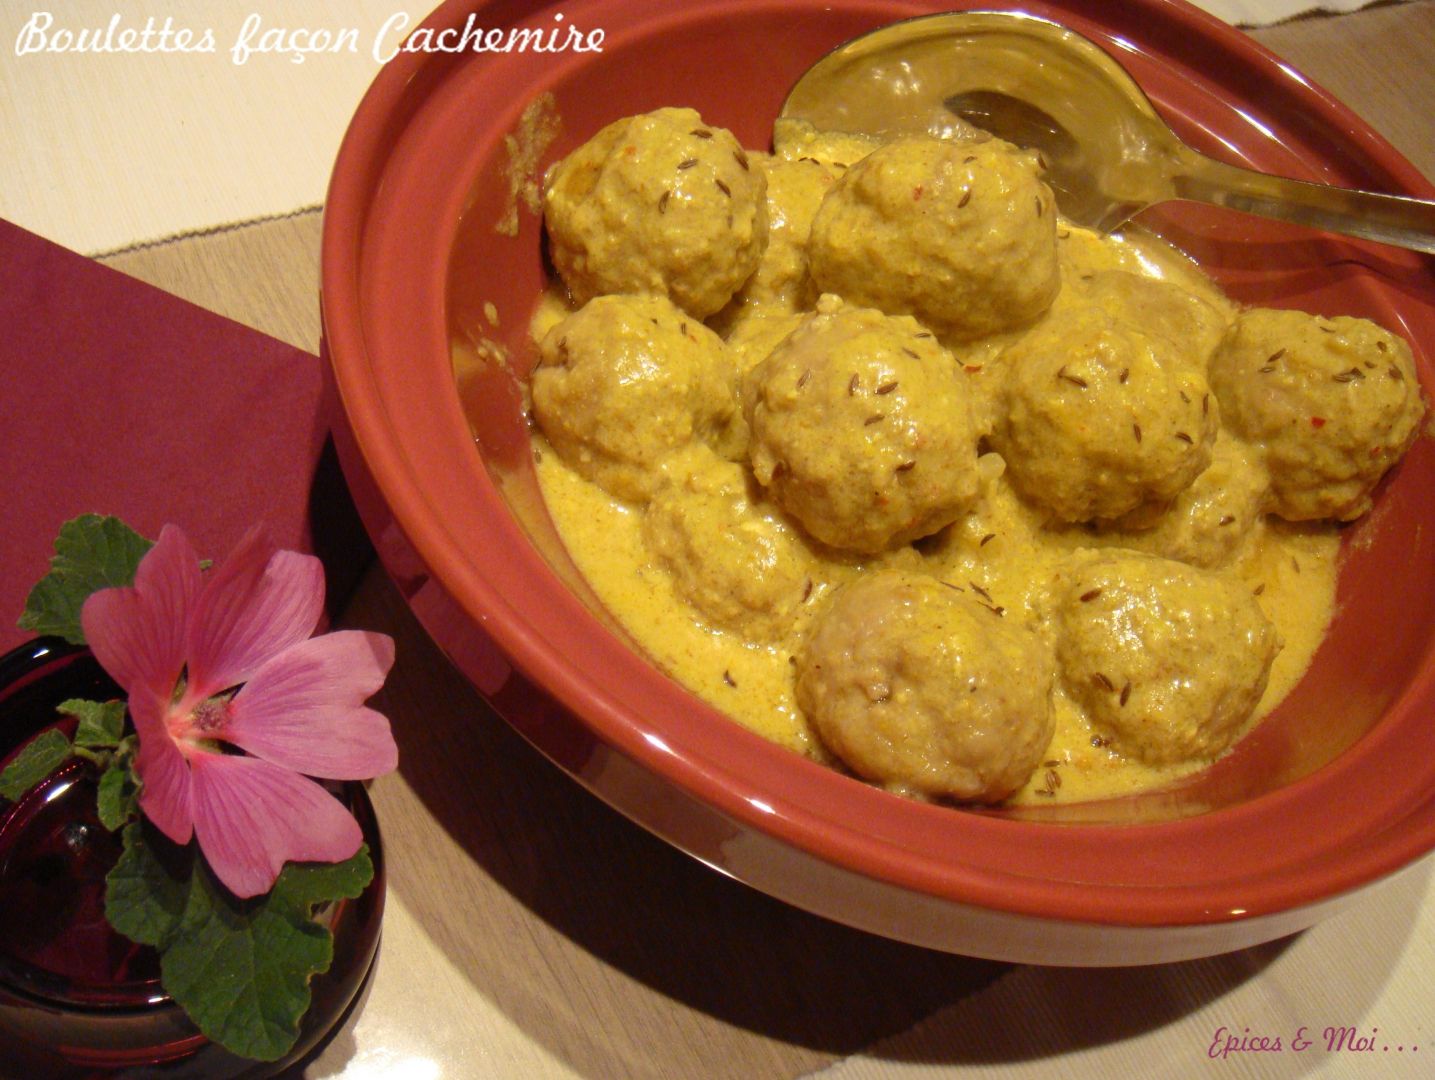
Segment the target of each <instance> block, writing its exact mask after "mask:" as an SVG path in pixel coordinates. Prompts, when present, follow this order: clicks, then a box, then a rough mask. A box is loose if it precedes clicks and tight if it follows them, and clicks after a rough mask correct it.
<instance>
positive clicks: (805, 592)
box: [802, 578, 812, 604]
mask: <svg viewBox="0 0 1435 1080" xmlns="http://www.w3.org/2000/svg"><path fill="white" fill-rule="evenodd" d="M810 599H812V579H811V578H808V579H807V581H806V583H805V584H804V585H803V586H802V602H803V603H804V604H805V603H807V601H808V600H810Z"/></svg>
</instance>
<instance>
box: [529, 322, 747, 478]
mask: <svg viewBox="0 0 1435 1080" xmlns="http://www.w3.org/2000/svg"><path fill="white" fill-rule="evenodd" d="M736 389H737V372H736V369H735V368H734V366H733V360H732V357H731V356H730V355H729V353H728V351H727V346H726V345H724V344H723V342H722V339H721V338H719V337H718V336H717V335H716V334H714V333H713V332H712V331H711V330H709V329H708V328H707V327H705V326H704V325H703V324H702V323H700V322H698V321H697V320H696V319H693V318H690V317H689V316H688V315H686V314H684V313H683V312H681V311H679V310H678V309H677V308H676V307H674V306H673V304H672V302H671V301H669V300H667V299H665V298H663V297H661V296H600V297H597V298H596V299H594V300H590V301H589V302H588V303H587V304H585V305H584V306H583V307H582V309H580V310H579V311H577V312H575V313H574V314H572V315H569V316H568V317H567V318H565V319H564V320H562V321H561V322H559V323H558V324H557V325H556V326H554V327H553V329H551V330H550V331H549V332H548V333H547V334H546V335H545V336H544V338H543V341H542V343H541V345H540V346H539V362H538V366H537V367H536V368H535V370H534V372H533V379H532V390H533V415H534V418H535V419H536V420H537V421H538V425H539V427H541V428H542V429H543V433H544V434H545V435H546V436H548V440H549V442H551V443H552V444H553V448H554V449H555V450H557V451H558V453H559V454H560V455H561V456H562V457H563V459H564V460H565V461H566V462H568V463H569V464H570V465H572V466H573V468H574V469H576V470H577V471H578V472H579V473H581V474H582V475H583V476H585V477H587V478H588V479H589V480H592V481H593V482H594V483H596V484H598V485H599V486H600V487H602V488H603V489H604V490H605V491H607V492H609V493H610V494H613V495H616V496H618V497H619V498H622V499H631V500H635V501H642V500H645V499H647V498H648V496H650V495H651V494H652V492H653V490H654V488H655V486H656V484H657V483H658V481H659V480H660V479H661V475H662V474H661V470H660V463H661V462H662V460H663V459H664V458H665V457H666V456H667V455H669V454H671V453H673V452H674V451H676V450H680V449H682V448H684V447H686V446H688V445H689V444H690V443H691V442H692V441H693V440H694V439H699V440H702V441H704V442H707V443H709V444H710V445H712V446H713V447H714V448H715V449H717V450H718V451H719V452H720V453H722V454H723V455H724V456H727V457H734V458H737V457H741V456H742V454H743V451H744V448H745V446H746V441H747V439H746V436H747V432H746V426H745V424H744V423H743V420H742V415H741V413H740V412H739V410H738V403H737V396H736Z"/></svg>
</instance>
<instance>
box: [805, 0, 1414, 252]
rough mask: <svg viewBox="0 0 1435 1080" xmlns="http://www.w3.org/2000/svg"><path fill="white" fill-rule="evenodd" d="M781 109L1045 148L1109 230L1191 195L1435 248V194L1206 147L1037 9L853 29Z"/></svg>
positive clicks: (867, 130)
mask: <svg viewBox="0 0 1435 1080" xmlns="http://www.w3.org/2000/svg"><path fill="white" fill-rule="evenodd" d="M782 115H783V116H784V117H788V118H792V119H800V120H806V121H808V122H810V123H812V124H813V125H814V126H816V127H817V128H819V129H822V130H829V131H847V132H854V133H863V134H870V135H880V136H884V137H891V136H894V135H899V134H911V133H913V132H930V133H932V134H937V135H946V134H952V133H953V132H955V131H959V130H963V129H964V125H965V124H971V125H974V126H976V127H979V128H982V129H984V130H986V131H989V132H991V133H992V134H994V135H998V136H1000V137H1002V138H1004V139H1006V140H1008V141H1009V142H1013V143H1016V144H1017V145H1019V146H1023V147H1027V148H1029V149H1033V150H1037V151H1040V153H1041V154H1042V156H1043V157H1044V158H1045V159H1046V165H1047V175H1046V180H1047V183H1048V184H1049V185H1050V186H1051V188H1052V190H1053V191H1054V192H1055V193H1056V197H1057V204H1058V206H1059V207H1060V208H1061V210H1062V212H1063V213H1064V214H1065V215H1066V216H1067V217H1068V218H1070V219H1071V220H1072V221H1073V222H1075V223H1076V224H1078V225H1085V226H1088V227H1090V228H1093V229H1097V230H1099V231H1101V232H1111V231H1113V230H1114V229H1116V228H1118V227H1119V226H1121V225H1122V224H1123V223H1124V222H1126V221H1128V220H1129V219H1130V218H1131V217H1132V216H1133V215H1134V214H1136V213H1137V212H1138V211H1140V210H1142V209H1144V208H1146V207H1147V206H1151V205H1153V204H1155V203H1159V202H1165V201H1166V200H1168V199H1192V200H1195V201H1198V202H1206V203H1212V204H1214V205H1216V206H1226V207H1230V208H1232V209H1235V210H1243V211H1246V212H1248V213H1252V214H1261V215H1263V216H1265V217H1271V218H1279V219H1282V220H1284V221H1292V222H1296V223H1298V224H1301V225H1310V226H1313V227H1315V228H1320V229H1328V230H1330V231H1332V232H1339V233H1345V234H1348V235H1350V236H1358V237H1362V238H1363V239H1366V240H1376V241H1379V242H1381V243H1385V244H1395V245H1398V246H1400V247H1406V248H1412V249H1414V250H1416V251H1423V252H1427V253H1430V254H1435V202H1429V201H1426V200H1424V199H1415V198H1409V197H1406V196H1402V195H1379V194H1374V193H1372V192H1366V191H1352V190H1349V189H1346V188H1337V187H1330V186H1328V185H1325V184H1311V183H1306V182H1304V181H1300V180H1289V179H1285V178H1284V177H1279V176H1271V175H1268V174H1266V173H1259V172H1254V171H1252V170H1250V169H1242V168H1238V167H1237V166H1234V165H1227V164H1225V163H1223V162H1220V161H1216V160H1214V159H1213V158H1209V157H1206V156H1205V155H1204V154H1200V153H1197V152H1196V151H1195V150H1192V149H1191V148H1190V147H1189V146H1187V145H1186V144H1185V143H1183V142H1181V140H1180V139H1178V138H1177V137H1176V135H1175V133H1174V132H1172V131H1171V129H1170V128H1168V127H1167V126H1166V124H1165V122H1164V121H1163V120H1162V119H1161V118H1160V117H1159V116H1158V115H1157V113H1156V110H1155V109H1154V108H1152V106H1151V103H1150V101H1148V100H1147V98H1146V96H1145V95H1144V94H1143V93H1142V92H1141V90H1140V88H1139V87H1138V86H1137V85H1136V83H1135V82H1134V81H1133V80H1132V79H1131V77H1130V76H1129V75H1127V74H1126V72H1125V71H1124V70H1123V69H1122V68H1121V66H1120V65H1119V64H1117V63H1116V61H1115V60H1113V59H1112V58H1111V57H1110V56H1108V55H1107V54H1106V53H1105V52H1104V51H1103V50H1102V49H1100V48H1099V47H1098V46H1096V45H1095V44H1094V43H1092V42H1091V41H1090V40H1088V39H1087V38H1084V37H1082V36H1081V35H1080V34H1078V33H1076V32H1075V31H1072V30H1068V29H1066V28H1065V27H1063V26H1059V25H1057V24H1056V23H1053V22H1049V21H1047V20H1045V19H1041V18H1037V17H1035V16H1031V15H1022V14H1015V13H1006V12H952V13H949V14H944V15H929V16H921V17H918V18H914V19H907V20H905V21H903V22H899V23H894V24H892V25H891V26H886V27H883V28H881V29H880V30H875V31H873V32H871V33H868V34H864V35H862V36H861V37H858V38H854V39H853V40H852V41H849V42H847V44H845V45H841V46H839V47H838V48H836V49H834V50H833V51H832V52H830V53H828V54H827V55H826V56H825V57H823V58H822V59H821V60H819V61H818V62H817V63H816V64H814V65H813V66H812V67H811V68H809V69H808V70H807V72H806V73H805V74H804V75H803V76H802V78H800V79H799V80H798V81H797V83H796V85H795V86H793V88H792V90H791V92H790V93H789V94H788V96H787V101H786V102H784V104H783V107H782Z"/></svg>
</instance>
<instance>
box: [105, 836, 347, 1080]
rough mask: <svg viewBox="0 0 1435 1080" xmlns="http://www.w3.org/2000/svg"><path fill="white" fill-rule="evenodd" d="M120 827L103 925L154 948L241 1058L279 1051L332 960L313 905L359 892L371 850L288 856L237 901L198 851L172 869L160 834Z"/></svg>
mask: <svg viewBox="0 0 1435 1080" xmlns="http://www.w3.org/2000/svg"><path fill="white" fill-rule="evenodd" d="M122 835H123V840H124V852H123V854H122V855H121V856H120V859H119V861H118V862H117V863H116V864H115V868H114V869H113V870H111V871H110V876H109V878H108V881H107V888H106V892H105V914H106V917H107V918H108V919H109V921H110V925H111V926H113V927H114V928H115V929H116V930H118V931H119V932H120V933H122V934H124V935H125V936H126V937H129V938H131V939H132V940H134V941H138V942H140V943H142V944H146V945H154V946H156V947H158V948H159V950H160V981H161V982H162V983H163V984H164V988H165V990H166V991H168V992H169V995H170V997H172V998H173V999H174V1000H175V1002H176V1003H178V1004H179V1006H180V1007H181V1008H182V1009H184V1011H185V1013H186V1014H187V1015H188V1016H189V1018H190V1019H191V1020H193V1021H194V1023H195V1026H197V1027H198V1028H199V1029H200V1031H202V1032H204V1034H205V1035H207V1036H208V1037H209V1038H210V1039H211V1040H213V1041H214V1042H217V1043H219V1044H221V1045H222V1046H224V1047H226V1048H227V1049H229V1050H230V1051H232V1052H234V1053H236V1054H239V1055H241V1056H243V1057H248V1058H254V1059H257V1060H260V1061H274V1060H276V1059H278V1058H280V1057H282V1056H283V1055H284V1054H285V1053H287V1052H288V1051H289V1050H290V1049H291V1048H292V1047H293V1045H294V1042H295V1040H296V1039H297V1038H298V1037H299V1021H300V1020H301V1019H302V1017H303V1015H304V1013H305V1012H307V1011H308V1009H309V1001H310V990H309V982H310V980H311V979H312V978H313V977H314V976H315V975H316V974H318V973H320V972H323V971H327V970H328V968H329V964H330V962H331V961H332V959H333V949H334V946H333V939H332V938H331V936H330V934H329V931H328V930H327V929H326V928H325V927H323V926H320V925H319V924H318V923H316V922H315V921H314V917H313V916H314V909H315V907H316V906H318V905H319V904H323V903H327V902H329V901H333V900H339V899H352V898H353V897H357V896H358V895H359V894H360V893H362V892H363V891H364V889H365V888H366V887H367V886H368V884H369V882H370V881H372V880H373V876H374V867H373V862H372V861H371V860H370V858H369V849H368V848H367V847H363V848H360V849H359V851H358V853H357V854H355V855H354V856H353V858H351V859H348V860H346V861H344V862H342V863H336V864H311V863H305V864H295V863H291V864H289V865H288V866H286V867H285V868H284V870H283V872H282V873H281V874H280V875H279V878H278V880H277V881H276V882H275V883H274V888H273V889H271V890H270V891H269V892H268V893H267V894H266V895H264V896H260V897H255V898H254V899H252V900H239V899H236V898H235V897H234V896H233V895H232V894H231V893H230V892H229V891H228V890H227V889H225V888H224V886H223V885H221V884H220V883H219V882H218V881H217V880H216V879H215V877H214V874H213V871H211V870H210V869H209V867H208V865H207V864H205V862H204V861H203V859H198V860H195V859H191V860H190V864H191V865H192V866H193V870H192V872H190V873H189V875H188V877H187V878H185V879H179V878H176V877H175V876H173V874H172V873H171V872H170V871H168V870H166V868H165V866H164V864H163V863H162V861H161V859H160V858H159V856H158V855H157V854H156V852H155V851H154V850H153V848H152V846H151V845H152V843H156V842H157V843H163V841H152V840H151V838H150V837H151V834H150V833H149V832H147V831H146V830H144V829H143V827H142V826H141V824H140V823H138V822H136V823H134V824H131V825H129V826H127V827H126V828H125V831H124V833H123V834H122ZM190 850H191V851H193V850H195V849H194V848H191V849H190Z"/></svg>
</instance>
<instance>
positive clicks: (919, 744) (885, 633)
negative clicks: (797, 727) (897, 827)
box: [797, 570, 1054, 802]
mask: <svg viewBox="0 0 1435 1080" xmlns="http://www.w3.org/2000/svg"><path fill="white" fill-rule="evenodd" d="M1052 680H1053V669H1052V660H1051V657H1050V654H1049V653H1048V652H1047V650H1046V648H1045V647H1044V646H1043V645H1042V643H1041V641H1040V639H1039V638H1038V637H1037V636H1036V635H1035V634H1034V633H1032V632H1031V631H1029V630H1027V629H1025V628H1023V627H1021V626H1019V625H1018V624H1016V623H1014V622H1008V621H1007V620H1006V619H1005V618H1003V617H1002V616H1000V615H998V614H996V613H995V609H992V608H989V607H985V606H983V605H982V604H981V603H980V602H979V601H978V600H977V599H976V598H975V597H974V596H973V595H972V594H970V593H963V592H958V591H956V590H955V589H953V588H951V587H949V586H946V585H943V584H942V583H941V582H939V581H937V580H935V579H934V578H930V577H927V576H925V575H922V574H914V573H908V572H904V571H893V570H889V571H882V572H878V573H871V574H866V575H863V576H862V577H859V578H857V579H856V580H854V581H852V582H850V583H848V584H847V585H844V586H843V587H842V588H841V589H839V590H838V591H837V593H836V594H834V596H833V598H832V600H831V601H830V603H829V604H828V606H827V607H826V608H825V609H824V610H823V611H822V612H821V613H820V614H819V615H818V617H817V619H816V620H815V621H814V623H813V626H812V632H811V634H810V635H809V636H808V639H807V642H806V645H805V646H804V648H803V649H802V651H801V654H800V655H799V656H798V661H797V701H798V705H799V706H800V707H801V708H802V710H803V712H804V713H806V715H807V718H808V721H809V722H810V723H811V724H812V726H813V728H814V729H815V730H816V731H817V734H818V737H819V738H821V740H822V742H823V744H824V745H826V746H827V748H828V749H829V750H831V751H832V753H834V754H835V755H837V756H838V757H839V758H841V759H842V760H843V761H844V762H845V763H846V764H847V765H848V766H849V767H850V768H851V769H852V770H853V771H854V772H855V773H857V774H858V775H860V776H863V777H865V778H867V779H869V780H873V781H876V782H877V783H880V784H884V785H888V786H891V787H895V788H899V789H907V790H909V791H913V792H916V793H919V794H922V795H927V796H931V797H940V798H951V799H957V800H961V801H973V802H997V801H999V800H1001V799H1004V798H1006V797H1007V796H1008V795H1010V794H1011V793H1012V792H1014V791H1016V790H1017V788H1019V787H1021V786H1022V784H1024V783H1026V781H1027V779H1028V778H1029V777H1030V776H1031V773H1032V770H1033V769H1035V768H1036V766H1037V764H1038V763H1039V762H1040V761H1041V759H1042V756H1043V754H1045V752H1046V748H1047V745H1048V744H1049V743H1050V742H1051V736H1052V731H1053V728H1054V720H1053V714H1052V707H1051V687H1052Z"/></svg>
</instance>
